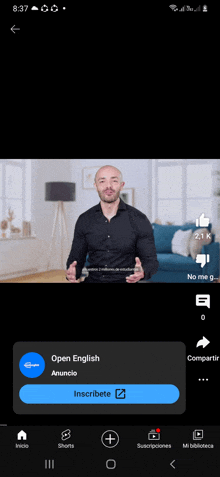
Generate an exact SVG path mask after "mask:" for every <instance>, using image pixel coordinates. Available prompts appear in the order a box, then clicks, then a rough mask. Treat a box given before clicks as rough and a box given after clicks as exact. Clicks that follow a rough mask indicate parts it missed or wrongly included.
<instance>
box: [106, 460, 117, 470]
mask: <svg viewBox="0 0 220 477" xmlns="http://www.w3.org/2000/svg"><path fill="white" fill-rule="evenodd" d="M106 467H107V469H115V467H116V461H115V460H114V459H108V460H107V461H106Z"/></svg>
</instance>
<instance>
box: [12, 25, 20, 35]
mask: <svg viewBox="0 0 220 477" xmlns="http://www.w3.org/2000/svg"><path fill="white" fill-rule="evenodd" d="M15 30H20V28H15V25H13V27H11V31H13V33H14V34H15Z"/></svg>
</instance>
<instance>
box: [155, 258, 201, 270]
mask: <svg viewBox="0 0 220 477" xmlns="http://www.w3.org/2000/svg"><path fill="white" fill-rule="evenodd" d="M157 259H158V262H159V268H158V271H162V270H170V271H172V272H174V271H181V272H188V273H192V272H194V273H202V271H201V270H202V269H201V266H200V264H199V263H196V262H194V260H193V259H192V257H183V256H182V255H177V254H175V253H158V254H157Z"/></svg>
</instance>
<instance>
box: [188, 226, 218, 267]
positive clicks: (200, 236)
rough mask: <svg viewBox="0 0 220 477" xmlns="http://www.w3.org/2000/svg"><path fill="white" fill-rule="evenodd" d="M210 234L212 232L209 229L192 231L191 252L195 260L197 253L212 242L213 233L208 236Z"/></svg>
mask: <svg viewBox="0 0 220 477" xmlns="http://www.w3.org/2000/svg"><path fill="white" fill-rule="evenodd" d="M208 234H210V231H209V230H208V229H197V230H195V231H194V232H193V233H192V237H191V238H190V243H189V252H190V255H191V257H192V258H193V260H195V259H196V255H197V254H199V253H201V251H202V247H203V245H209V244H210V243H211V242H212V234H211V237H208V238H207V235H208Z"/></svg>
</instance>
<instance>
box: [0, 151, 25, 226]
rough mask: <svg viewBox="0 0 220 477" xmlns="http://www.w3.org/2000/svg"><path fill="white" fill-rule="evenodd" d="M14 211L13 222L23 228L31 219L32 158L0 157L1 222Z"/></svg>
mask: <svg viewBox="0 0 220 477" xmlns="http://www.w3.org/2000/svg"><path fill="white" fill-rule="evenodd" d="M9 209H11V211H13V212H14V219H13V221H12V224H13V226H14V227H16V228H17V227H18V228H20V229H21V230H22V224H23V221H28V222H30V221H31V160H30V159H0V222H1V221H2V220H4V219H7V217H8V216H9V213H8V211H9Z"/></svg>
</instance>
